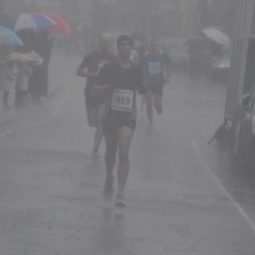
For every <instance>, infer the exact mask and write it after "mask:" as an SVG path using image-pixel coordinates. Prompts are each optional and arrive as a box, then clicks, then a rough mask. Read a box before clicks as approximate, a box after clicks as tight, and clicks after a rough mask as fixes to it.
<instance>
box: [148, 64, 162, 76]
mask: <svg viewBox="0 0 255 255" xmlns="http://www.w3.org/2000/svg"><path fill="white" fill-rule="evenodd" d="M149 71H150V74H153V75H154V74H160V73H161V64H160V63H159V62H158V63H149Z"/></svg>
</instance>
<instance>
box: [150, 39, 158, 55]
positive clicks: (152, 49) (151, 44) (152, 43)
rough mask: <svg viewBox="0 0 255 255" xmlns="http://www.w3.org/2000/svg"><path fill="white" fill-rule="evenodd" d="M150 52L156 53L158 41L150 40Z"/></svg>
mask: <svg viewBox="0 0 255 255" xmlns="http://www.w3.org/2000/svg"><path fill="white" fill-rule="evenodd" d="M150 47H151V52H153V53H156V52H157V51H158V41H151V42H150Z"/></svg>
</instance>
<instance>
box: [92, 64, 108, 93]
mask: <svg viewBox="0 0 255 255" xmlns="http://www.w3.org/2000/svg"><path fill="white" fill-rule="evenodd" d="M110 77H111V69H110V68H109V67H108V65H105V66H104V67H103V68H102V69H101V70H100V72H99V74H98V76H97V80H96V84H94V85H93V87H92V89H91V93H92V94H98V93H104V92H106V91H107V90H109V89H110V88H111V85H110V83H109V82H110Z"/></svg>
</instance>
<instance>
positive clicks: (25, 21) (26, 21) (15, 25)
mask: <svg viewBox="0 0 255 255" xmlns="http://www.w3.org/2000/svg"><path fill="white" fill-rule="evenodd" d="M55 25H56V23H55V22H54V21H53V20H51V19H50V18H48V17H46V16H45V15H43V14H40V13H24V14H22V15H20V16H18V17H14V18H11V19H9V20H8V21H7V22H6V24H5V26H6V27H7V28H9V29H11V30H21V29H27V28H30V29H40V28H43V27H48V26H55Z"/></svg>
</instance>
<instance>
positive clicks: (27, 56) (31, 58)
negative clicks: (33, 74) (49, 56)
mask: <svg viewBox="0 0 255 255" xmlns="http://www.w3.org/2000/svg"><path fill="white" fill-rule="evenodd" d="M10 61H14V62H17V63H31V64H35V65H40V64H42V61H43V60H42V58H41V57H40V56H39V55H38V54H37V53H35V52H34V51H32V52H31V53H18V52H13V53H11V54H10V55H8V56H6V57H5V58H4V59H3V60H2V62H10Z"/></svg>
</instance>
